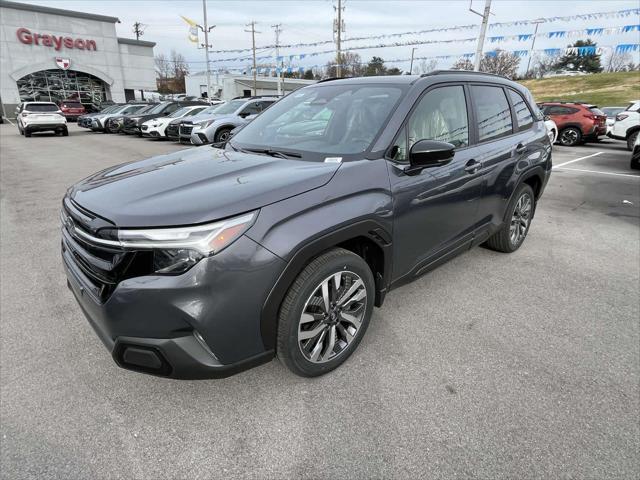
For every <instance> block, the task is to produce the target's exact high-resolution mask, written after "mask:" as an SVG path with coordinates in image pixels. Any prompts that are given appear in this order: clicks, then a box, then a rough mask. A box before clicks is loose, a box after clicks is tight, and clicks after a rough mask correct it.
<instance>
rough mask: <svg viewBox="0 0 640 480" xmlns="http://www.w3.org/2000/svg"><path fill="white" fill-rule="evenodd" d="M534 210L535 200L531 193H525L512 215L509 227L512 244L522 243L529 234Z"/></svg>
mask: <svg viewBox="0 0 640 480" xmlns="http://www.w3.org/2000/svg"><path fill="white" fill-rule="evenodd" d="M532 210H533V202H532V200H531V195H529V194H528V193H526V192H525V193H523V194H522V195H520V198H519V199H518V201H517V202H516V207H515V208H514V210H513V216H512V217H511V227H510V228H509V240H510V241H511V244H512V245H514V246H515V245H520V243H522V241H523V240H524V237H525V236H526V235H527V229H528V228H529V222H530V221H531V212H532Z"/></svg>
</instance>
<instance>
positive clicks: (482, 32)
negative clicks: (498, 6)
mask: <svg viewBox="0 0 640 480" xmlns="http://www.w3.org/2000/svg"><path fill="white" fill-rule="evenodd" d="M472 1H473V0H470V1H469V10H470V11H471V12H473V13H475V14H476V15H480V16H481V17H482V25H481V26H480V35H479V36H478V48H476V58H475V63H474V66H473V69H474V70H475V71H476V72H478V71H480V60H482V48H483V47H484V37H485V35H486V34H487V25H488V23H489V15H491V0H485V3H484V13H480V12H476V11H475V10H474V9H473V8H471V3H472Z"/></svg>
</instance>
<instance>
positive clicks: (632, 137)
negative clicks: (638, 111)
mask: <svg viewBox="0 0 640 480" xmlns="http://www.w3.org/2000/svg"><path fill="white" fill-rule="evenodd" d="M638 133H640V130H636V131H635V132H631V134H629V136H628V137H627V150H629V151H630V152H633V144H634V143H636V138H638Z"/></svg>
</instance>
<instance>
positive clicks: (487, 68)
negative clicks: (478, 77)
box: [480, 51, 520, 78]
mask: <svg viewBox="0 0 640 480" xmlns="http://www.w3.org/2000/svg"><path fill="white" fill-rule="evenodd" d="M519 66H520V57H518V56H516V55H514V54H513V53H509V52H505V51H498V52H496V54H495V55H491V56H489V55H485V56H484V57H483V58H482V60H480V71H481V72H486V73H494V74H496V75H502V76H503V77H507V78H515V77H516V76H517V75H518V67H519Z"/></svg>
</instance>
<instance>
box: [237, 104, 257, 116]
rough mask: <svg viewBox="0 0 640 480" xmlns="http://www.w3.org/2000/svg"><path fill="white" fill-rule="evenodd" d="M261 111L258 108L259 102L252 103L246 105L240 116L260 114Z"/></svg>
mask: <svg viewBox="0 0 640 480" xmlns="http://www.w3.org/2000/svg"><path fill="white" fill-rule="evenodd" d="M261 111H262V107H261V106H260V102H253V103H250V104H249V105H247V106H246V107H244V108H243V109H242V111H241V112H240V114H241V115H255V114H256V113H260V112H261Z"/></svg>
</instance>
